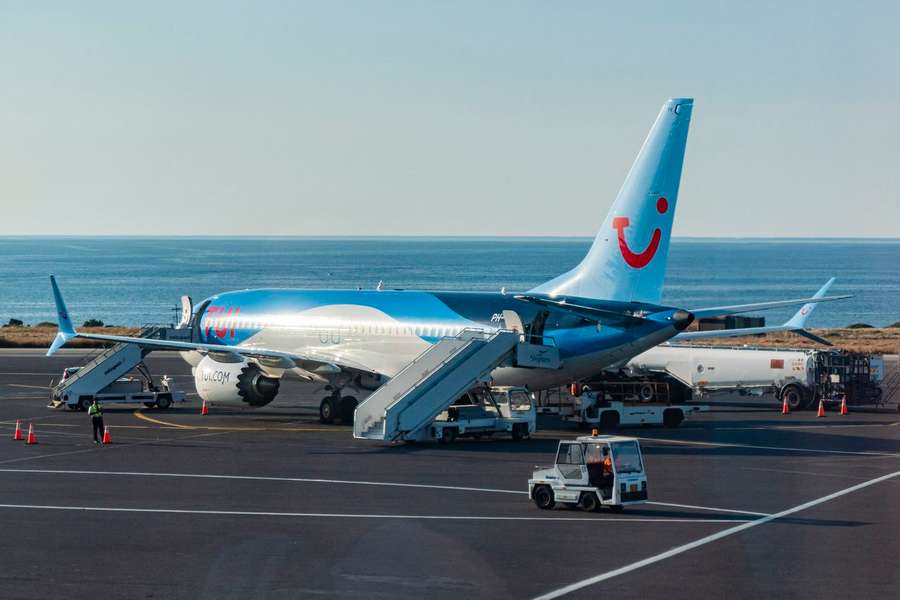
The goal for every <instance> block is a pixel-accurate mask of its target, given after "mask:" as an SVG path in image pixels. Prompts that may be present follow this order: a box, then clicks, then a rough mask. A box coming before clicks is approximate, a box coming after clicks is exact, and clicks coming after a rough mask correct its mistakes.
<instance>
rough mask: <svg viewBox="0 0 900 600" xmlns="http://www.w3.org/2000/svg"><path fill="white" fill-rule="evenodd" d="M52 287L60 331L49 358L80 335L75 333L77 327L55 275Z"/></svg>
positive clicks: (49, 351) (50, 350) (51, 280)
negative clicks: (74, 324)
mask: <svg viewBox="0 0 900 600" xmlns="http://www.w3.org/2000/svg"><path fill="white" fill-rule="evenodd" d="M50 287H51V288H53V301H54V302H55V303H56V319H57V323H58V325H57V328H58V331H57V332H56V338H55V339H54V340H53V343H52V344H50V348H49V349H48V350H47V356H51V355H53V353H54V352H56V351H57V350H59V349H60V348H61V347H62V346H63V345H64V344H65V343H66V342H68V341H69V340H70V339H72V338H73V337H76V336H77V335H78V333H76V331H75V327H74V326H73V325H72V320H71V319H70V318H69V311H68V309H66V302H65V300H63V297H62V294H61V293H60V291H59V286H58V285H56V277H54V276H53V275H51V276H50Z"/></svg>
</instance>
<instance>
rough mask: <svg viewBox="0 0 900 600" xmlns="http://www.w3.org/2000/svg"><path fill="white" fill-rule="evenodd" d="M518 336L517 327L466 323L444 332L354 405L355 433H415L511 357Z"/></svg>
mask: <svg viewBox="0 0 900 600" xmlns="http://www.w3.org/2000/svg"><path fill="white" fill-rule="evenodd" d="M520 337H521V336H520V334H519V333H517V332H515V331H508V330H499V331H493V332H485V331H482V330H477V329H473V330H469V329H467V330H464V331H463V332H462V333H461V334H460V335H458V336H456V337H446V338H443V339H442V340H441V341H439V342H438V343H437V344H434V345H433V346H431V347H430V348H429V349H428V350H426V351H425V352H423V353H422V354H420V355H419V356H418V357H417V358H416V359H415V360H413V361H412V362H411V363H410V364H408V365H407V366H406V367H404V368H403V369H402V370H401V371H400V372H399V373H397V375H395V376H394V377H393V378H392V379H391V380H390V381H388V382H387V383H386V384H384V385H383V386H381V387H380V388H378V389H377V390H376V391H375V392H374V393H373V394H371V395H370V396H369V397H368V398H366V399H365V400H364V401H363V402H362V403H360V405H359V406H357V407H356V413H355V415H354V420H353V437H355V438H357V439H370V440H387V441H394V440H398V439H407V440H413V439H418V438H419V437H420V434H421V432H422V431H423V430H424V429H425V428H426V427H428V426H429V425H430V424H431V422H432V421H433V420H434V418H435V417H437V416H438V415H439V414H440V413H441V411H443V410H445V409H446V408H447V407H448V406H450V405H451V404H452V403H453V402H454V401H455V400H456V399H457V398H459V397H460V396H462V395H463V394H465V393H466V392H467V391H469V390H470V389H472V388H473V387H475V386H476V385H478V384H479V383H480V382H483V381H487V379H488V378H489V376H490V372H491V371H492V370H494V369H495V368H496V367H498V366H499V365H501V364H502V363H503V362H504V361H511V360H513V357H514V355H515V352H516V347H517V345H518V344H519V341H520Z"/></svg>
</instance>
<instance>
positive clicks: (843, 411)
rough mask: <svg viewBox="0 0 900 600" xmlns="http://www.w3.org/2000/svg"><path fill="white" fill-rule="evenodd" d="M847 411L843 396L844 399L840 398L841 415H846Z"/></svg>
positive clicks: (845, 398) (845, 396)
mask: <svg viewBox="0 0 900 600" xmlns="http://www.w3.org/2000/svg"><path fill="white" fill-rule="evenodd" d="M848 412H849V411H848V410H847V394H844V397H843V398H841V414H842V415H846V414H847V413H848Z"/></svg>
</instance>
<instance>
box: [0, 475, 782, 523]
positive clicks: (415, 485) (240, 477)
mask: <svg viewBox="0 0 900 600" xmlns="http://www.w3.org/2000/svg"><path fill="white" fill-rule="evenodd" d="M0 473H32V474H50V475H106V476H126V477H176V478H186V479H231V480H244V481H275V482H287V483H328V484H341V485H374V486H383V487H403V488H420V489H432V490H452V491H461V492H487V493H494V494H517V495H523V494H528V491H527V490H501V489H494V488H480V487H463V486H455V485H432V484H426V483H394V482H389V481H352V480H345V479H312V478H305V477H265V476H261V475H215V474H205V473H148V472H140V471H85V470H66V469H3V468H0ZM647 504H653V505H656V506H670V507H673V508H691V509H695V510H705V511H710V512H726V513H734V514H738V515H751V516H756V517H767V516H769V514H771V513H760V512H753V511H750V510H734V509H730V508H716V507H713V506H697V505H694V504H675V503H672V502H647Z"/></svg>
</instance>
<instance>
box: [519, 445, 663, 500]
mask: <svg viewBox="0 0 900 600" xmlns="http://www.w3.org/2000/svg"><path fill="white" fill-rule="evenodd" d="M528 497H529V498H531V499H532V500H533V501H534V503H535V505H537V507H538V508H541V509H551V508H553V507H554V506H555V505H556V503H557V502H560V503H562V504H566V505H570V506H578V507H580V508H582V509H583V510H589V511H593V510H597V509H599V508H600V507H601V506H609V507H610V508H611V509H612V510H616V511H618V510H622V509H623V508H624V507H625V506H626V505H629V504H639V503H642V502H646V501H647V474H646V472H645V471H644V461H643V458H642V456H641V446H640V443H639V442H638V440H637V439H636V438H633V437H625V436H617V435H590V436H581V437H578V438H576V439H575V440H571V441H567V440H564V441H561V442H560V443H559V447H558V448H557V452H556V462H555V464H554V465H553V466H552V467H549V468H539V469H537V470H535V471H534V474H533V475H532V478H531V479H529V480H528Z"/></svg>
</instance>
